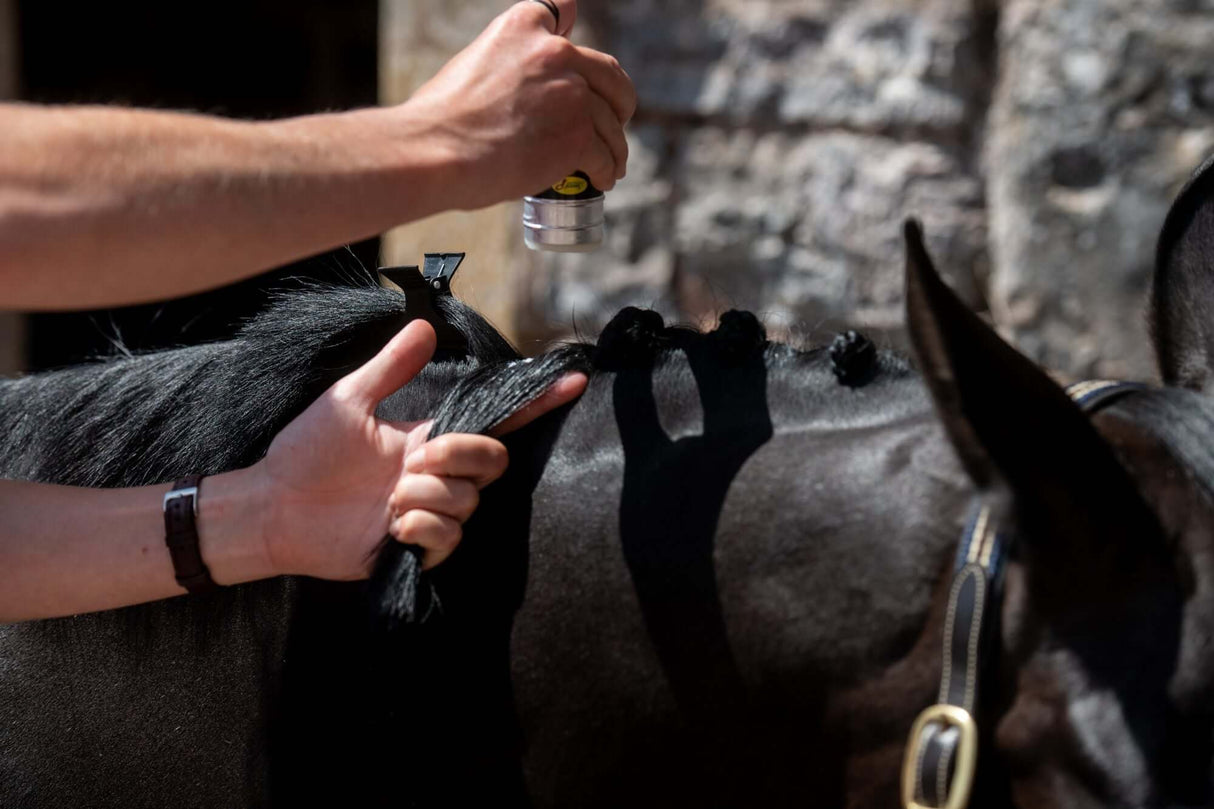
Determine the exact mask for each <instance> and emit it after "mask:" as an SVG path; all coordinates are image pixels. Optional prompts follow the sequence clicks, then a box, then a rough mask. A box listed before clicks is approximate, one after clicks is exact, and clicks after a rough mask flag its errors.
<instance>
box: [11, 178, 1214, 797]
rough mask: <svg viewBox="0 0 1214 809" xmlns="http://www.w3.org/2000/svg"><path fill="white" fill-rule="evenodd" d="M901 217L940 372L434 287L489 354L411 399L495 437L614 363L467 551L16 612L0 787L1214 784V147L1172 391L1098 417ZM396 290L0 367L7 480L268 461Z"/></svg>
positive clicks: (301, 791)
mask: <svg viewBox="0 0 1214 809" xmlns="http://www.w3.org/2000/svg"><path fill="white" fill-rule="evenodd" d="M906 236H907V315H908V326H909V328H910V331H911V335H912V338H913V342H914V345H915V348H916V358H917V367H918V371H916V370H914V369H913V368H912V366H911V364H910V363H908V362H907V361H905V360H904V359H902V358H900V357H898V356H895V355H893V354H891V353H889V352H875V351H873V350H872V348H871V346H870V345H868V344H866V343H865V342H864V341H863V340H859V339H857V338H855V337H854V336H851V337H848V338H844V339H841V340H840V341H837V342H836V345H835V346H833V347H832V348H831V349H829V350H827V349H818V350H810V351H799V350H795V349H793V348H791V347H788V346H785V345H779V344H774V343H768V342H766V341H765V340H764V338H763V334H762V330H761V328H760V327H759V326H758V323H757V321H756V320H755V319H754V318H753V317H751V316H749V315H745V314H742V313H733V314H729V315H727V316H724V317H723V318H722V321H721V325H720V327H719V328H718V329H717V330H715V331H713V332H711V333H707V334H699V333H696V332H693V331H690V330H682V329H671V328H666V327H664V326H663V325H662V323H661V320H660V318H658V317H657V316H656V315H654V314H653V313H646V312H640V311H638V310H625V312H623V313H621V314H620V315H619V316H618V317H617V318H616V319H615V320H614V321H613V322H612V323H611V324H610V325H609V326H608V328H607V330H606V331H605V332H604V334H603V335H602V336H601V337H600V338H599V340H598V343H597V345H571V346H566V347H563V348H560V349H558V350H556V351H554V352H552V353H549V354H546V355H544V356H542V357H540V358H537V359H536V360H534V361H529V362H524V361H520V358H519V357H518V355H517V354H516V353H515V352H514V351H513V350H512V349H511V348H510V347H509V346H508V345H507V344H506V342H505V341H504V340H502V339H501V338H500V337H499V336H498V335H497V334H496V332H494V331H493V330H492V329H491V328H490V327H488V325H487V324H485V323H484V322H483V321H481V320H480V319H479V318H478V317H477V316H476V315H475V314H474V313H472V312H471V311H470V310H468V309H467V308H465V307H463V306H462V305H460V304H459V303H458V302H456V301H455V300H454V299H453V298H450V297H449V296H438V297H437V298H435V300H434V307H435V309H436V310H437V314H438V316H439V317H440V318H441V319H442V320H443V321H444V322H445V323H446V324H447V325H448V326H450V327H451V328H453V329H455V330H456V331H457V332H458V333H459V334H460V335H461V337H462V340H463V342H464V343H465V344H466V349H464V350H452V351H449V352H446V353H444V354H442V355H440V356H439V357H437V358H436V360H435V362H433V363H432V364H431V365H430V366H429V368H428V370H427V371H426V372H425V373H424V374H423V376H422V377H419V379H417V380H415V382H414V383H412V384H410V385H409V386H408V387H406V388H404V389H402V390H401V391H400V392H398V393H397V394H396V395H395V396H393V397H392V398H391V399H390V400H388V401H387V402H386V403H385V404H384V406H383V415H384V416H386V417H391V418H417V417H420V416H422V415H424V414H429V413H437V425H438V426H437V427H436V429H440V430H484V429H487V428H488V427H489V426H491V424H492V423H493V422H494V421H495V420H500V419H501V418H502V417H503V416H504V415H505V414H506V412H508V411H509V410H511V409H512V408H517V407H518V406H519V405H520V404H521V403H522V402H525V401H526V400H527V399H528V398H529V397H531V396H534V395H535V394H536V393H537V392H538V391H539V390H541V389H542V388H543V387H544V386H545V385H546V384H547V383H548V381H550V380H551V379H552V378H554V376H555V375H556V374H558V373H560V372H562V371H563V370H565V369H570V368H578V369H582V370H586V371H587V372H589V373H590V376H591V381H590V385H589V388H588V390H587V392H586V394H585V395H584V396H583V397H582V398H581V399H580V400H579V401H578V402H576V403H575V404H573V405H572V406H570V407H568V408H565V409H564V410H562V411H560V412H556V413H553V414H550V415H549V416H548V417H546V418H544V419H541V420H539V421H537V422H535V423H534V424H532V425H530V426H529V427H527V428H526V429H524V430H522V431H520V432H519V433H516V434H514V435H512V436H511V437H510V439H509V442H508V443H509V447H510V453H511V469H510V471H509V472H508V474H507V475H506V476H505V477H504V478H503V479H502V480H501V481H499V482H498V483H497V484H495V485H494V486H492V487H490V488H489V489H487V490H486V491H485V495H484V498H483V500H482V505H481V508H480V509H479V510H478V512H477V514H476V515H475V516H474V517H473V519H472V520H471V521H470V522H469V524H468V525H467V526H466V531H465V539H464V542H463V543H462V545H461V546H460V548H459V550H458V551H457V552H456V553H455V554H454V555H453V557H452V558H451V559H450V560H449V561H448V562H447V563H446V564H444V565H442V566H441V567H440V568H438V569H436V570H435V571H434V572H433V573H432V574H428V576H429V579H428V581H426V582H424V583H423V586H422V587H421V588H420V589H417V588H416V587H414V586H415V585H417V584H418V582H417V581H416V580H415V579H414V578H413V577H412V574H411V573H410V568H409V562H408V559H409V555H408V554H399V553H398V554H395V555H394V556H393V557H392V558H385V559H381V562H380V566H379V568H378V569H377V576H376V577H375V578H374V579H373V581H372V582H371V583H370V584H335V583H329V582H320V581H312V580H305V579H278V580H272V581H265V582H260V583H256V584H252V585H246V586H241V587H236V588H230V589H228V590H225V591H222V592H219V593H215V594H212V595H208V596H206V597H190V598H180V599H173V600H170V601H168V602H164V603H160V604H153V605H147V606H141V607H134V608H129V609H126V610H121V611H117V612H114V613H104V614H97V615H85V616H78V617H75V618H69V619H60V620H54V621H44V622H32V623H26V624H18V625H11V626H7V627H3V628H2V629H0V804H2V805H4V806H6V807H7V806H70V805H81V806H115V807H118V806H121V807H128V808H129V807H140V806H148V807H152V806H157V807H160V806H199V807H215V806H236V805H247V806H264V805H276V806H298V805H312V804H315V803H319V802H321V801H328V802H331V803H335V804H337V805H348V806H379V805H405V806H467V805H474V804H473V803H472V802H473V801H476V802H478V803H481V804H487V803H489V802H492V805H532V806H588V807H595V806H619V805H631V806H654V807H658V806H662V807H666V806H750V805H753V806H765V807H766V806H793V805H795V806H805V805H812V806H854V807H888V806H891V805H895V804H896V803H897V802H898V801H899V800H902V799H904V800H905V802H906V803H907V804H908V805H923V806H944V805H948V806H960V805H963V804H964V803H965V802H966V799H967V798H968V802H969V804H970V805H974V806H983V807H990V806H994V807H1001V806H1018V807H1034V808H1035V807H1073V806H1118V807H1165V806H1167V807H1176V806H1208V805H1210V804H1211V802H1212V801H1214V791H1212V783H1211V765H1212V763H1214V716H1212V712H1214V501H1212V500H1211V498H1212V497H1214V402H1212V401H1211V400H1210V398H1209V393H1208V388H1209V386H1210V380H1211V370H1212V363H1214V331H1212V323H1211V313H1212V312H1214V268H1212V267H1211V266H1210V263H1211V262H1212V261H1214V172H1212V171H1210V170H1209V167H1208V164H1207V166H1206V167H1203V168H1202V169H1201V170H1199V172H1198V173H1197V174H1196V175H1195V177H1194V179H1193V180H1192V181H1191V182H1190V184H1189V185H1188V186H1186V188H1185V190H1184V191H1183V192H1182V193H1181V196H1180V197H1179V199H1178V200H1177V202H1176V204H1175V205H1174V207H1173V209H1172V211H1171V213H1170V214H1169V216H1168V218H1167V220H1166V222H1165V225H1164V227H1163V231H1162V234H1161V237H1160V241H1159V247H1158V260H1157V268H1156V277H1155V286H1154V295H1153V301H1152V311H1151V322H1152V326H1153V331H1154V339H1155V342H1156V346H1157V350H1158V356H1159V360H1160V370H1161V372H1162V377H1163V380H1164V382H1165V383H1166V384H1165V386H1164V387H1146V386H1137V387H1133V388H1118V389H1116V390H1115V391H1114V392H1115V394H1116V395H1115V396H1114V397H1112V398H1108V399H1106V400H1105V401H1103V402H1102V403H1101V405H1100V407H1099V409H1098V410H1096V411H1095V412H1094V413H1088V412H1085V411H1084V409H1083V408H1081V407H1080V406H1079V405H1078V404H1076V402H1075V401H1073V399H1072V398H1071V397H1068V396H1067V395H1066V393H1065V392H1064V391H1063V389H1062V388H1060V387H1059V386H1058V385H1057V384H1055V383H1054V382H1053V381H1052V380H1051V378H1050V377H1049V376H1047V375H1046V374H1045V373H1044V372H1042V371H1041V370H1040V369H1038V368H1037V367H1036V366H1035V365H1034V364H1032V363H1031V362H1029V361H1028V360H1026V359H1025V358H1024V357H1022V356H1021V355H1019V354H1018V353H1016V352H1015V351H1014V350H1013V349H1012V348H1010V347H1009V346H1008V345H1007V344H1005V343H1004V342H1002V341H1001V340H1000V339H999V338H998V337H997V336H996V335H995V333H994V332H993V331H992V330H991V329H990V328H989V327H988V326H986V325H985V324H984V323H983V322H982V321H981V320H980V319H979V318H978V317H976V316H974V315H973V314H972V313H970V312H968V311H967V310H966V309H965V308H964V307H963V306H962V305H961V304H960V302H959V301H958V299H957V298H956V297H955V296H954V295H953V294H952V293H951V292H950V291H949V290H948V288H947V287H946V286H945V285H944V284H943V282H942V281H941V280H940V278H939V276H938V275H937V274H936V271H935V270H934V269H933V267H932V266H931V263H930V260H929V259H928V256H927V253H926V252H925V250H924V249H923V245H922V242H921V237H920V233H919V229H918V227H917V226H915V225H914V224H910V225H908V226H907V229H906ZM409 294H421V293H419V292H418V291H416V290H414V291H413V292H408V291H407V292H406V297H404V298H402V296H401V295H400V293H398V292H393V291H388V290H384V289H381V288H379V287H375V286H370V285H368V286H366V287H360V288H352V289H334V290H325V291H321V290H316V291H310V292H303V293H298V292H297V293H292V294H291V295H290V296H287V297H284V298H283V299H282V300H281V301H280V302H279V303H278V305H277V306H276V308H274V309H273V310H272V311H270V312H269V313H268V314H267V315H265V316H263V317H262V318H260V319H259V320H257V321H255V322H252V323H251V324H250V325H249V326H248V327H247V328H246V329H245V331H244V332H243V333H242V334H241V335H240V336H239V337H237V338H236V339H234V340H232V341H230V342H225V343H217V344H211V345H204V346H198V347H192V348H183V349H180V350H174V351H169V352H163V353H158V354H151V355H145V356H136V357H129V358H122V359H117V360H113V361H109V362H105V363H99V364H94V365H90V366H86V367H81V368H76V369H69V370H65V371H61V372H56V373H52V374H47V375H41V376H34V377H29V378H25V379H20V380H14V381H9V382H5V383H3V386H2V387H0V422H2V424H3V430H2V440H3V442H4V450H5V451H4V453H3V458H4V460H3V464H4V466H3V469H0V472H2V473H3V474H5V475H7V476H9V477H16V478H25V479H33V480H48V481H55V482H60V483H70V484H82V485H98V486H118V485H134V484H143V483H151V482H157V481H169V480H172V479H173V478H174V477H176V476H178V475H180V474H183V473H187V472H201V473H216V472H219V471H222V470H224V469H229V468H234V467H238V466H241V465H245V464H248V463H251V462H253V461H254V460H256V459H257V458H258V457H260V455H261V454H262V453H263V452H264V451H265V448H266V447H267V445H268V443H269V441H270V439H271V437H272V436H273V434H274V432H275V431H276V430H277V429H279V428H281V427H282V426H283V425H284V424H285V423H286V422H287V421H288V420H289V419H290V418H291V417H292V416H293V415H295V414H296V413H298V412H300V411H301V410H302V409H303V408H304V407H305V406H306V404H307V403H308V402H309V401H311V399H312V398H314V397H315V396H316V395H318V394H319V392H320V391H322V390H323V389H324V388H325V387H326V386H327V385H328V384H330V383H331V382H332V381H333V380H335V379H337V378H338V377H339V376H341V375H342V374H344V373H345V372H346V371H348V370H350V369H352V368H354V367H356V366H357V365H358V364H359V363H361V362H362V361H363V360H365V359H366V358H368V357H369V356H371V355H372V353H374V351H375V350H376V349H377V348H378V347H379V346H380V345H382V344H383V343H384V342H385V341H386V340H387V339H388V337H389V336H390V335H391V334H393V333H395V331H396V330H398V329H399V328H400V327H401V325H402V323H403V322H404V321H405V320H406V319H407V317H408V316H409V315H408V314H407V307H406V303H405V302H406V300H407V295H409ZM1097 389H1100V390H1104V389H1105V388H1103V387H1101V386H1095V387H1091V388H1089V389H1087V390H1089V391H1095V390H1097ZM1078 398H1079V399H1081V400H1084V401H1086V397H1085V396H1079V397H1078ZM411 588H413V589H414V590H416V593H417V595H419V596H420V597H421V600H420V601H418V602H417V603H416V604H414V603H412V602H411V601H410V600H409V598H408V597H407V596H406V595H402V594H403V593H407V591H409V590H410V589H411ZM431 593H432V594H434V595H436V596H437V601H434V602H431V604H430V610H429V612H430V618H429V620H426V621H421V622H400V621H395V620H382V619H381V620H371V619H369V618H368V615H369V612H374V611H375V610H378V611H380V612H387V613H388V614H389V616H396V617H400V616H402V615H404V616H405V617H407V616H408V613H409V609H410V608H414V607H416V608H417V609H418V610H422V609H424V604H423V603H422V602H424V601H425V599H426V596H427V595H428V594H431ZM369 604H370V605H372V606H371V609H370V610H369V606H368V605H369ZM925 709H927V711H926V712H925ZM917 717H919V721H918V722H916V718H917ZM912 725H914V727H915V732H914V733H913V734H911V735H910V737H909V743H908V730H910V729H911V727H912ZM904 759H905V777H904ZM975 762H976V763H975ZM900 792H904V793H905V794H904V795H902V796H900Z"/></svg>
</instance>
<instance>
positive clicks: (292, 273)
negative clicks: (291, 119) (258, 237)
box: [17, 0, 379, 369]
mask: <svg viewBox="0 0 1214 809" xmlns="http://www.w3.org/2000/svg"><path fill="white" fill-rule="evenodd" d="M17 12H18V13H17V18H18V31H19V36H20V41H21V65H20V72H19V75H20V83H21V97H22V98H24V99H25V100H28V101H35V102H45V103H103V104H123V105H131V106H139V107H155V108H160V109H187V110H195V111H200V112H207V113H213V114H218V115H225V116H230V117H237V118H252V119H264V118H277V117H284V116H290V115H300V114H305V113H309V112H317V111H321V110H334V109H345V108H351V107H364V106H370V105H373V104H375V103H376V99H377V91H378V89H377V88H378V82H377V40H378V2H377V0H328V1H326V0H210V1H209V2H205V3H195V4H180V3H166V2H163V0H156V1H155V2H153V1H152V0H134V1H133V2H119V3H78V2H56V0H21V2H19V3H18V8H17ZM351 253H352V254H351ZM378 257H379V240H378V239H370V240H367V241H365V242H360V243H358V244H355V245H352V246H351V251H345V250H342V251H336V252H334V253H332V254H329V255H326V256H322V257H318V258H317V259H314V260H309V261H305V262H301V263H299V264H296V265H291V266H288V267H283V268H279V269H277V270H273V271H271V272H269V273H266V274H265V275H262V276H259V277H257V278H254V279H251V280H249V281H246V282H243V283H240V284H235V285H233V286H231V287H227V288H225V289H221V290H216V291H215V292H209V293H205V294H202V295H195V296H192V297H189V298H182V299H179V300H175V301H169V302H166V303H162V304H155V305H148V306H136V307H127V308H122V309H113V310H104V311H99V312H81V313H72V314H45V315H34V316H32V317H31V318H30V319H29V339H28V343H27V345H28V364H29V367H30V368H31V369H40V368H48V367H54V366H59V365H64V364H67V363H71V362H76V361H79V360H81V359H85V358H88V357H93V356H98V355H104V354H108V353H111V352H112V351H113V341H114V340H115V339H120V340H121V342H122V343H123V344H124V345H125V346H126V347H127V348H128V349H131V350H147V349H152V348H158V347H164V346H169V345H180V344H183V343H196V342H201V341H205V340H213V339H218V338H221V337H224V336H227V335H230V334H231V333H232V332H233V330H234V328H235V327H236V326H237V325H238V324H239V322H240V321H241V320H243V319H244V318H247V317H248V316H250V315H252V314H254V313H255V312H257V311H258V310H260V309H261V308H262V307H264V306H265V304H266V300H267V290H268V289H271V288H275V287H282V286H283V285H284V284H286V283H290V282H289V281H288V280H287V279H293V278H296V277H306V278H309V279H314V280H315V279H320V280H331V281H334V282H339V281H340V280H341V277H342V275H343V273H344V272H345V271H348V269H349V268H350V267H351V266H352V265H353V264H354V262H355V260H356V259H357V260H358V261H361V263H362V264H363V265H364V266H368V267H374V266H375V265H376V263H377V260H378Z"/></svg>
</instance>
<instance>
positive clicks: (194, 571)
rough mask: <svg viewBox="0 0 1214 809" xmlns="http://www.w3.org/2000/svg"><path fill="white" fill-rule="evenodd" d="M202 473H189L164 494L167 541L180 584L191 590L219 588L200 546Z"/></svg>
mask: <svg viewBox="0 0 1214 809" xmlns="http://www.w3.org/2000/svg"><path fill="white" fill-rule="evenodd" d="M201 483H202V476H201V475H190V476H188V477H184V478H182V479H181V480H179V481H177V482H176V483H174V484H173V488H172V490H170V491H169V493H168V494H166V495H165V496H164V542H165V544H166V545H168V546H169V555H170V556H171V557H172V558H173V570H174V572H175V573H176V574H177V583H178V584H180V585H181V586H182V587H184V588H185V589H186V590H188V591H190V592H191V593H206V592H210V591H211V590H214V589H216V588H218V586H219V585H217V584H216V583H215V581H214V579H212V578H211V571H209V570H207V566H206V563H205V562H203V561H202V552H201V551H200V550H199V548H198V523H197V522H196V518H197V516H198V487H199V484H201Z"/></svg>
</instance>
